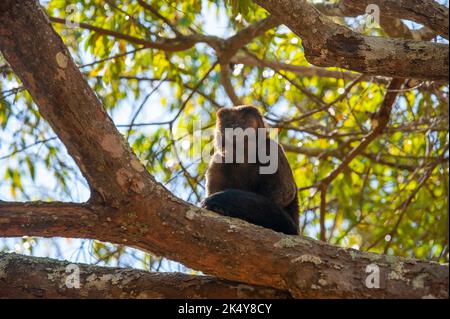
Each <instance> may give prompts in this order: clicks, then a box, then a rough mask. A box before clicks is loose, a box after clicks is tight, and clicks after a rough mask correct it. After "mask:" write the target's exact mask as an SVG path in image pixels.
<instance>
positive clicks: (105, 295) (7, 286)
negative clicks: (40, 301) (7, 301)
mask: <svg viewBox="0 0 450 319" xmlns="http://www.w3.org/2000/svg"><path fill="white" fill-rule="evenodd" d="M69 265H70V267H69V268H67V266H69ZM75 267H77V268H76V270H75ZM78 275H79V277H78ZM70 276H73V277H72V278H74V279H75V278H77V279H78V278H79V287H77V286H75V287H74V286H73V284H74V283H75V281H72V278H71V277H70ZM67 283H68V284H69V285H68V284H67ZM288 297H289V295H288V294H287V293H286V292H283V291H280V290H275V289H272V288H266V287H259V286H251V285H246V284H242V283H234V282H230V281H225V280H220V279H216V278H213V277H208V276H192V275H186V274H181V273H151V272H147V271H143V270H135V269H123V268H104V267H98V266H92V265H86V264H73V263H69V262H67V261H59V260H54V259H48V258H38V257H30V256H23V255H17V254H7V253H1V252H0V299H1V298H21V299H22V298H44V299H50V298H51V299H63V298H64V299H65V298H71V299H73V298H89V299H97V298H98V299H109V298H114V299H122V298H123V299H125V298H126V299H129V298H133V299H146V298H151V299H156V298H157V299H160V298H164V299H203V298H209V299H211V298H212V299H248V298H257V299H280V298H282V299H285V298H288Z"/></svg>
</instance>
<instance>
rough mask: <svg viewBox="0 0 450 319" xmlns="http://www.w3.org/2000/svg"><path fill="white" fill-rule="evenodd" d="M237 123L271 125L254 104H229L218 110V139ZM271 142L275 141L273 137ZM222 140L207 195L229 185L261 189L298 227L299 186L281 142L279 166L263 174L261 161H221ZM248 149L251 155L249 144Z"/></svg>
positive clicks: (211, 168)
mask: <svg viewBox="0 0 450 319" xmlns="http://www.w3.org/2000/svg"><path fill="white" fill-rule="evenodd" d="M236 127H240V128H242V129H246V128H254V129H257V128H266V127H267V125H266V123H265V121H264V119H263V117H262V115H261V113H260V112H259V111H258V109H257V108H256V107H254V106H240V107H234V108H227V109H221V110H219V111H218V112H217V123H216V140H217V137H218V135H222V136H223V135H224V133H225V128H236ZM268 141H269V139H268ZM270 143H275V141H273V140H270ZM218 144H219V143H216V149H215V154H214V156H213V158H212V160H211V162H210V164H209V167H208V170H207V173H206V190H207V195H208V196H210V195H212V194H215V193H218V192H221V191H224V190H227V189H238V190H243V191H250V192H254V193H257V194H259V195H262V196H264V197H266V198H268V199H269V200H271V201H272V202H273V203H275V204H277V205H278V206H280V207H281V208H283V209H284V210H285V211H286V212H287V213H288V214H289V216H290V217H291V218H292V220H293V221H294V223H295V225H296V227H297V229H298V222H299V214H298V198H297V186H296V184H295V181H294V176H293V174H292V170H291V168H290V166H289V163H288V161H287V158H286V155H285V153H284V151H283V149H282V147H281V145H279V144H277V146H278V170H277V171H276V173H274V174H272V175H263V174H260V172H259V167H260V164H259V163H247V162H244V163H224V162H223V163H218V162H217V160H218V159H220V158H222V159H223V157H224V152H223V148H222V145H218ZM245 151H246V152H245V153H246V155H247V145H245ZM245 158H246V159H247V157H245Z"/></svg>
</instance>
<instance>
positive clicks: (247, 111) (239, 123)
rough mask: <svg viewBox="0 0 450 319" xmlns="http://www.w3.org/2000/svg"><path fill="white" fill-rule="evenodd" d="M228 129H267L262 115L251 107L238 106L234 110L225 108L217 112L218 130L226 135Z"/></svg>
mask: <svg viewBox="0 0 450 319" xmlns="http://www.w3.org/2000/svg"><path fill="white" fill-rule="evenodd" d="M226 128H231V129H235V128H242V129H243V130H246V129H248V128H252V129H254V130H255V131H257V130H258V128H266V124H265V122H264V120H263V117H262V115H261V113H260V112H259V111H258V109H257V108H256V107H254V106H251V105H244V106H238V107H234V108H227V109H225V108H223V109H220V110H219V111H218V112H217V130H218V131H219V132H220V133H221V134H222V135H224V134H225V129H226Z"/></svg>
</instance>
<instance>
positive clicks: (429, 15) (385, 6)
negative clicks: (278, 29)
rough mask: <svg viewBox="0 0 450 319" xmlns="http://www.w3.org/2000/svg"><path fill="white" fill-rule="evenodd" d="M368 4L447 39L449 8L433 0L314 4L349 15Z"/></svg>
mask: <svg viewBox="0 0 450 319" xmlns="http://www.w3.org/2000/svg"><path fill="white" fill-rule="evenodd" d="M370 4H375V5H377V6H379V7H380V11H381V12H380V14H381V16H384V17H389V18H398V19H406V20H411V21H414V22H417V23H420V24H422V25H424V26H427V27H428V28H430V29H432V30H434V31H436V33H438V34H439V35H441V36H443V37H444V38H446V39H448V32H449V20H448V19H449V10H448V8H447V7H445V6H443V5H441V4H439V3H437V2H436V1H434V0H402V1H399V0H340V1H338V2H336V3H318V4H315V5H314V6H315V7H316V8H317V9H319V10H320V11H322V12H324V13H325V14H327V15H335V16H347V17H349V16H358V15H363V14H365V13H366V8H367V7H368V6H369V5H370Z"/></svg>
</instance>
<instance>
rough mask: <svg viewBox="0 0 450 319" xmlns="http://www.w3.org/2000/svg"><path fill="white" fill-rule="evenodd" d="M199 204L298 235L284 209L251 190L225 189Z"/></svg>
mask: <svg viewBox="0 0 450 319" xmlns="http://www.w3.org/2000/svg"><path fill="white" fill-rule="evenodd" d="M201 205H202V207H203V208H206V209H208V210H212V211H214V212H216V213H219V214H221V215H224V216H229V217H234V218H240V219H243V220H245V221H247V222H249V223H252V224H255V225H259V226H262V227H265V228H269V229H273V230H275V231H277V232H281V233H285V234H287V235H298V227H296V225H295V223H294V221H293V220H292V218H291V217H290V216H289V214H288V213H287V212H286V211H285V210H284V209H282V208H281V207H279V206H278V205H277V204H275V203H273V202H271V201H270V200H269V199H268V198H266V197H264V196H261V195H259V194H256V193H253V192H247V191H242V190H238V189H227V190H225V191H223V192H219V193H215V194H213V195H211V196H210V197H208V198H206V199H205V200H204V201H203V202H202V204H201Z"/></svg>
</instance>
